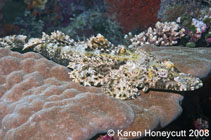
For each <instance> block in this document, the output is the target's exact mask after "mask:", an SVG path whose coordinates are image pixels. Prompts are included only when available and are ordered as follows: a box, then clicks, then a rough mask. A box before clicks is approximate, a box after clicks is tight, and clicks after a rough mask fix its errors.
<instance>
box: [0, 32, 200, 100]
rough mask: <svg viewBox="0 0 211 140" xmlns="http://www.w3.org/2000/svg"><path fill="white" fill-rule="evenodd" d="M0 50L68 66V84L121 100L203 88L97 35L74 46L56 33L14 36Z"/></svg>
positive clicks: (149, 57) (169, 65)
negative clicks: (24, 52)
mask: <svg viewBox="0 0 211 140" xmlns="http://www.w3.org/2000/svg"><path fill="white" fill-rule="evenodd" d="M0 47H3V48H10V49H12V48H20V49H23V50H26V49H29V48H30V49H33V50H34V51H36V52H39V53H40V54H42V55H43V56H45V57H47V58H49V59H52V60H54V61H55V62H57V63H60V64H64V65H65V64H66V65H67V64H68V63H69V65H68V66H67V67H68V68H70V72H69V77H70V78H71V79H72V81H74V82H77V83H80V84H82V85H84V86H96V87H102V90H103V92H104V93H105V94H108V95H110V96H112V97H115V98H117V99H121V100H125V99H134V98H136V97H137V96H139V95H140V90H142V91H143V92H147V91H148V90H149V89H159V90H171V91H193V90H195V89H198V88H200V87H201V86H202V85H203V84H202V81H201V80H200V79H199V78H197V77H194V76H192V75H190V74H185V73H182V72H180V71H179V70H178V69H177V68H176V67H175V65H174V64H173V63H172V62H171V61H168V60H161V59H157V58H155V57H154V56H152V55H150V54H149V53H147V52H145V51H143V50H142V49H140V48H138V47H132V48H131V47H127V46H123V45H118V46H114V45H113V44H112V43H111V42H109V41H108V40H107V39H106V38H104V36H102V35H101V34H98V35H97V36H96V37H95V36H93V37H91V38H89V39H88V40H86V41H78V42H76V41H75V40H73V39H71V38H70V36H68V35H65V34H64V33H62V32H60V31H55V32H52V33H51V34H50V35H47V34H45V33H43V36H42V38H30V39H28V40H27V37H26V36H23V35H16V36H15V35H14V36H7V37H5V38H1V39H0Z"/></svg>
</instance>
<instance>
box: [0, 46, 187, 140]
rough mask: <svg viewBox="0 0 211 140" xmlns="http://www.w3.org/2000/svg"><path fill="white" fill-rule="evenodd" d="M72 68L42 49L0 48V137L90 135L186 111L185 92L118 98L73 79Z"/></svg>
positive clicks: (143, 125)
mask: <svg viewBox="0 0 211 140" xmlns="http://www.w3.org/2000/svg"><path fill="white" fill-rule="evenodd" d="M68 71H70V70H69V69H68V68H66V67H64V66H61V65H58V64H56V63H54V62H52V61H50V60H47V59H46V58H44V57H43V56H41V55H40V54H37V53H34V52H28V53H25V54H20V53H18V52H12V51H10V50H8V49H4V48H0V123H1V125H0V139H6V140H29V139H31V140H41V139H43V140H48V139H51V140H58V139H72V140H87V139H90V138H92V137H93V136H95V135H96V134H98V133H105V132H106V131H107V130H108V129H114V130H117V129H124V130H133V131H135V130H139V131H142V132H144V130H148V129H151V130H152V129H156V128H158V127H159V128H160V127H165V126H166V125H168V124H169V123H170V122H172V121H173V120H174V119H176V118H177V117H178V116H179V115H180V114H181V112H182V108H181V106H180V103H181V102H182V100H183V96H181V95H179V94H175V93H169V92H156V91H150V92H149V93H148V94H143V95H142V96H139V97H137V98H136V99H134V100H126V101H122V100H117V99H115V98H112V97H110V96H106V95H105V94H103V93H102V92H101V89H100V88H95V87H84V86H82V85H80V84H78V83H75V82H72V81H71V79H70V78H69V76H68Z"/></svg>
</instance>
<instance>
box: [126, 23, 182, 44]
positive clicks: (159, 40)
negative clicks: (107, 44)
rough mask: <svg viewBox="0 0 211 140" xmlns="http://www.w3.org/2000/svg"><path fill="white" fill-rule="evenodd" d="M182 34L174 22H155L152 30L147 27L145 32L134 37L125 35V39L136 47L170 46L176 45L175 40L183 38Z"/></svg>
mask: <svg viewBox="0 0 211 140" xmlns="http://www.w3.org/2000/svg"><path fill="white" fill-rule="evenodd" d="M184 32H185V30H184V29H183V28H182V29H180V27H179V25H178V24H177V23H176V22H164V23H161V22H157V23H156V25H155V28H154V29H152V28H151V27H149V28H148V30H147V31H146V32H141V33H140V34H138V35H135V36H134V37H132V36H131V35H130V34H129V35H125V38H126V39H128V40H130V41H131V43H132V45H133V46H136V47H137V46H141V45H144V44H154V45H158V46H172V45H175V44H177V40H178V39H180V38H181V37H183V36H184Z"/></svg>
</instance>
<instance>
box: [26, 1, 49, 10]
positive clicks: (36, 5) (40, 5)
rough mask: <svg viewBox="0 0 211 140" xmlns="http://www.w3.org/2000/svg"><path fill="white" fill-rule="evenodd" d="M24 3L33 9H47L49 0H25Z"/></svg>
mask: <svg viewBox="0 0 211 140" xmlns="http://www.w3.org/2000/svg"><path fill="white" fill-rule="evenodd" d="M24 2H25V3H26V4H27V5H28V6H30V7H32V8H39V9H45V4H46V3H47V2H48V0H24Z"/></svg>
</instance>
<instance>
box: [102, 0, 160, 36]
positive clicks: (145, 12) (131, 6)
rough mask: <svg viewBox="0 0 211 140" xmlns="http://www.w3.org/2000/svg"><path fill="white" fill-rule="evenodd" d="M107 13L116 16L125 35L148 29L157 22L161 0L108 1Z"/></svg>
mask: <svg viewBox="0 0 211 140" xmlns="http://www.w3.org/2000/svg"><path fill="white" fill-rule="evenodd" d="M106 4H107V12H108V13H109V14H110V16H115V17H114V19H115V20H117V21H118V22H119V23H120V25H121V26H122V27H123V30H124V32H125V33H127V32H129V31H133V30H135V29H146V28H148V27H149V26H153V25H154V24H155V23H156V21H157V13H158V10H159V9H160V0H141V1H137V0H106Z"/></svg>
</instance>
